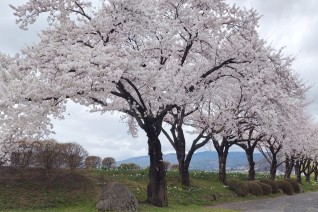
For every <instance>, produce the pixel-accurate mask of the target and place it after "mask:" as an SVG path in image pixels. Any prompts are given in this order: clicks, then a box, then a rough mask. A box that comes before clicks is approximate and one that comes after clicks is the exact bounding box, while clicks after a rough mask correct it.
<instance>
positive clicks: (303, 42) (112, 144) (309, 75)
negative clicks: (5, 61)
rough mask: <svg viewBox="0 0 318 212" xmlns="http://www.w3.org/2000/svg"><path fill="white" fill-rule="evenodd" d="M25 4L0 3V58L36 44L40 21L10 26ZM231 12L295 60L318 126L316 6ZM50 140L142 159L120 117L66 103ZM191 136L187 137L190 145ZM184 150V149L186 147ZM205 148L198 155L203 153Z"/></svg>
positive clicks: (167, 149) (285, 4) (166, 148)
mask: <svg viewBox="0 0 318 212" xmlns="http://www.w3.org/2000/svg"><path fill="white" fill-rule="evenodd" d="M25 1H26V0H1V1H0V52H3V53H7V54H11V55H14V54H16V53H18V52H19V50H20V49H21V48H22V47H24V46H26V45H32V43H36V42H37V41H38V40H39V39H38V33H39V32H40V30H41V29H43V28H44V27H45V26H46V21H45V19H41V20H40V21H38V22H36V23H35V24H34V25H33V26H31V27H29V30H28V31H23V30H20V29H19V28H18V26H17V25H16V24H15V17H14V16H13V10H12V9H11V8H10V7H9V6H8V5H9V4H13V5H19V4H22V3H23V2H25ZM227 2H228V3H230V4H233V3H235V4H236V5H237V6H240V7H246V8H251V7H252V8H254V9H256V10H257V12H258V13H259V15H260V16H261V19H260V22H259V32H260V35H261V37H262V38H263V39H265V40H266V41H267V42H268V43H269V44H271V46H273V47H275V48H277V49H279V48H281V47H285V49H284V53H285V54H290V55H294V56H296V60H295V62H294V65H293V68H294V70H295V72H296V73H297V74H299V76H300V77H301V78H302V79H303V81H304V83H305V84H306V85H307V86H311V89H310V90H309V92H308V100H309V101H311V102H312V103H311V105H310V106H309V108H308V112H309V113H310V115H311V116H312V118H313V119H314V120H316V121H318V84H317V82H318V71H317V70H316V69H318V66H317V65H316V64H317V61H318V42H317V40H318V39H317V38H318V1H317V0H302V1H299V0H266V1H264V0H236V1H235V0H227ZM53 124H54V131H55V134H54V135H52V136H51V137H52V138H55V139H56V140H58V141H59V142H76V143H79V144H81V145H82V146H83V147H84V148H85V149H86V150H87V151H88V152H89V154H90V155H97V156H100V157H102V158H104V157H114V158H115V159H116V160H122V159H126V158H129V157H135V156H143V155H147V137H146V135H145V134H144V133H143V131H142V130H139V135H138V137H137V138H133V137H132V136H130V135H129V134H128V133H127V131H128V127H127V125H126V123H124V122H123V121H122V120H121V118H120V114H118V113H115V114H111V113H106V114H100V113H89V112H87V108H85V107H82V106H79V105H77V104H74V103H69V104H68V106H67V111H66V113H65V119H64V120H53ZM193 137H194V136H193V135H188V136H187V138H188V139H189V140H191V138H193ZM161 141H162V150H163V153H172V152H174V151H173V148H172V147H171V145H170V144H169V142H168V141H167V140H166V139H165V138H164V137H163V136H162V135H161ZM188 145H190V144H188ZM209 149H211V147H210V146H207V147H204V148H203V149H202V150H209Z"/></svg>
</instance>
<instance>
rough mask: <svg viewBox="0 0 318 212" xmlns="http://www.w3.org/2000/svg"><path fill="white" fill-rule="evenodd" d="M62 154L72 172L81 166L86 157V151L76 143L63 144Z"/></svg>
mask: <svg viewBox="0 0 318 212" xmlns="http://www.w3.org/2000/svg"><path fill="white" fill-rule="evenodd" d="M64 154H65V157H66V163H67V165H68V167H69V168H70V169H71V170H72V171H73V170H75V169H76V168H78V167H81V166H83V163H84V159H85V158H86V157H87V155H88V153H87V151H86V150H85V149H84V148H83V147H82V146H81V145H80V144H77V143H66V144H64Z"/></svg>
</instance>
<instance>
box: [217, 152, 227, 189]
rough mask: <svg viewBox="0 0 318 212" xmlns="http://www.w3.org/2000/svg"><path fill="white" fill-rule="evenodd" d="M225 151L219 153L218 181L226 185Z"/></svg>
mask: <svg viewBox="0 0 318 212" xmlns="http://www.w3.org/2000/svg"><path fill="white" fill-rule="evenodd" d="M227 154H228V152H227V151H224V152H219V153H218V157H219V181H220V182H222V183H223V185H226V159H227Z"/></svg>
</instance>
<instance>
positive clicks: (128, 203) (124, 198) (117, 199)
mask: <svg viewBox="0 0 318 212" xmlns="http://www.w3.org/2000/svg"><path fill="white" fill-rule="evenodd" d="M96 208H97V210H98V211H136V210H137V208H138V200H137V199H136V197H135V195H134V194H133V193H132V192H131V191H130V190H129V189H128V188H127V187H126V186H125V185H123V184H121V183H117V182H113V183H108V184H106V185H105V186H104V187H103V188H102V194H101V197H100V200H99V202H98V203H97V205H96Z"/></svg>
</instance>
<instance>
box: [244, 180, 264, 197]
mask: <svg viewBox="0 0 318 212" xmlns="http://www.w3.org/2000/svg"><path fill="white" fill-rule="evenodd" d="M246 185H247V188H248V191H249V192H250V193H251V194H253V195H255V196H261V195H262V194H263V191H262V187H261V186H260V185H259V184H257V183H256V182H247V183H246Z"/></svg>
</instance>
